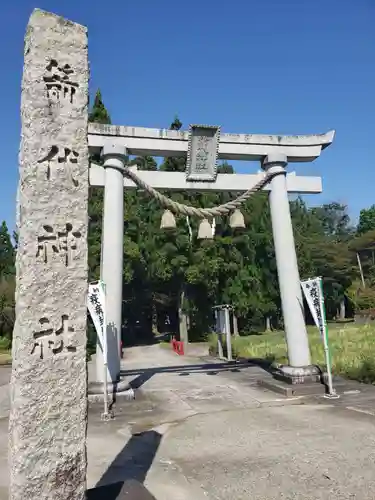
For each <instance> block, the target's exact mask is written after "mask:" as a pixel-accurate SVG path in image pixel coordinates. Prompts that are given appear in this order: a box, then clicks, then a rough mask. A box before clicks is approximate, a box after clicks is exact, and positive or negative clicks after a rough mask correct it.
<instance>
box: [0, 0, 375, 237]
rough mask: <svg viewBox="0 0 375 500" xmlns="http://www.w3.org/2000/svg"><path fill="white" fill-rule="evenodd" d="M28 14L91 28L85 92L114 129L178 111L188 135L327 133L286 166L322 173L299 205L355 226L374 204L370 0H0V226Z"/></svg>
mask: <svg viewBox="0 0 375 500" xmlns="http://www.w3.org/2000/svg"><path fill="white" fill-rule="evenodd" d="M34 7H40V8H43V9H45V10H49V11H52V12H55V13H57V14H60V15H63V16H65V17H67V18H69V19H71V20H73V21H77V22H79V23H81V24H84V25H86V26H87V27H88V29H89V57H90V66H91V91H92V92H94V91H95V90H96V89H97V88H98V87H100V88H101V90H102V94H103V99H104V102H105V104H106V106H107V108H108V109H109V111H110V114H111V117H112V121H113V123H115V124H119V125H135V126H137V125H138V126H146V127H168V125H169V124H170V122H171V121H172V119H173V117H174V115H175V114H176V113H177V114H178V115H179V117H180V119H181V121H182V122H183V123H184V125H185V127H186V128H187V126H188V124H189V123H208V124H220V125H221V126H222V131H223V132H232V133H267V134H308V133H323V132H326V131H328V130H330V129H332V128H334V129H336V131H337V136H336V140H335V142H334V144H333V145H332V146H331V147H330V148H329V149H328V150H326V151H324V152H323V155H322V156H321V158H319V159H318V160H317V161H316V162H314V163H312V164H303V165H298V166H297V168H295V166H291V167H290V168H292V169H293V170H297V172H298V173H299V174H303V173H305V174H306V175H322V177H323V187H324V193H323V194H322V195H318V196H316V195H315V196H309V197H308V202H309V203H311V204H319V203H323V202H328V201H332V200H335V201H340V202H342V203H345V204H347V205H348V206H349V212H350V214H351V215H352V216H353V217H354V218H355V217H357V216H358V213H359V210H360V209H361V208H364V207H368V206H370V205H372V204H373V203H375V196H374V192H375V161H374V160H375V156H374V151H373V144H374V143H375V140H374V138H375V126H374V117H375V95H374V94H375V31H374V23H375V2H374V1H373V0H232V1H231V2H228V1H225V2H224V1H223V0H215V1H214V0H204V1H203V0H189V1H188V2H179V1H177V0H174V1H171V0H162V1H160V2H157V1H155V0H137V1H130V0H127V1H124V0H111V1H109V2H102V1H99V0H91V1H89V0H79V1H77V0H75V1H73V0H59V1H57V0H40V1H39V3H35V0H34V1H31V0H13V1H9V0H4V3H3V5H2V11H1V12H2V19H3V23H2V28H1V32H0V33H1V34H0V37H1V40H0V42H1V43H0V61H1V67H2V71H1V73H2V78H1V89H2V116H1V124H0V131H1V139H2V155H1V157H2V170H1V173H2V178H1V183H0V195H1V198H0V199H1V214H0V219H5V220H6V221H7V222H8V223H9V225H10V227H13V226H14V218H15V194H16V187H17V177H18V166H17V161H18V148H19V138H20V137H19V136H20V120H19V114H20V113H19V105H20V83H21V76H22V63H23V38H24V33H25V28H26V24H27V21H28V17H29V15H30V13H31V12H32V10H33V8H34ZM234 166H235V167H236V166H237V165H236V164H235V163H234ZM258 168H259V166H258V165H257V164H256V163H249V164H247V165H246V166H245V167H244V165H243V164H241V171H244V169H246V170H245V171H248V172H254V171H256V170H257V169H258Z"/></svg>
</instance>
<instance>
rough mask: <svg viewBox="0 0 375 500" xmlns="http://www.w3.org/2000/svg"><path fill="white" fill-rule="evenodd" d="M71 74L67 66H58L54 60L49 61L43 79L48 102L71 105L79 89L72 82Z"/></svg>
mask: <svg viewBox="0 0 375 500" xmlns="http://www.w3.org/2000/svg"><path fill="white" fill-rule="evenodd" d="M73 73H74V71H73V69H72V68H71V66H70V65H69V64H64V65H59V63H58V62H57V61H56V60H55V59H51V61H50V62H49V63H48V65H47V66H46V73H45V76H44V77H43V80H44V82H45V84H46V87H47V96H48V99H49V100H50V101H52V102H54V103H61V102H62V103H69V104H73V100H74V95H75V93H76V91H77V89H78V87H79V85H78V83H77V82H75V81H73V80H72V75H73Z"/></svg>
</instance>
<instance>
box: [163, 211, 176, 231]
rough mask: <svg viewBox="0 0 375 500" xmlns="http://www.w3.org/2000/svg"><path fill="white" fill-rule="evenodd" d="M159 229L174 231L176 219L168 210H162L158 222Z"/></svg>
mask: <svg viewBox="0 0 375 500" xmlns="http://www.w3.org/2000/svg"><path fill="white" fill-rule="evenodd" d="M160 229H167V230H168V229H169V230H171V229H176V219H175V217H174V215H173V214H172V212H171V211H170V210H164V213H163V217H162V218H161V222H160Z"/></svg>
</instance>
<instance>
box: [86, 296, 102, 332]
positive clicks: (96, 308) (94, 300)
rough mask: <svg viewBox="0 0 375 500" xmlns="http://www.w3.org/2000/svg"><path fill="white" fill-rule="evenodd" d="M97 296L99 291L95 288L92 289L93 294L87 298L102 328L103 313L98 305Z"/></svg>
mask: <svg viewBox="0 0 375 500" xmlns="http://www.w3.org/2000/svg"><path fill="white" fill-rule="evenodd" d="M98 294H99V289H98V288H97V287H95V288H94V289H93V293H92V294H91V295H90V297H89V300H90V302H91V304H92V305H93V306H94V311H95V314H96V315H97V316H98V320H99V323H100V326H101V327H102V328H103V323H104V313H103V308H102V306H101V304H100V299H99V295H98Z"/></svg>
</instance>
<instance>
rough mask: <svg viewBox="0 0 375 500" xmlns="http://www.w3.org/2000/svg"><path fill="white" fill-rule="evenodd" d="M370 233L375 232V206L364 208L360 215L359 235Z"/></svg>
mask: <svg viewBox="0 0 375 500" xmlns="http://www.w3.org/2000/svg"><path fill="white" fill-rule="evenodd" d="M368 231H375V205H371V207H370V208H364V209H363V210H361V211H360V213H359V221H358V226H357V233H358V234H359V235H362V234H364V233H367V232H368Z"/></svg>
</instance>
